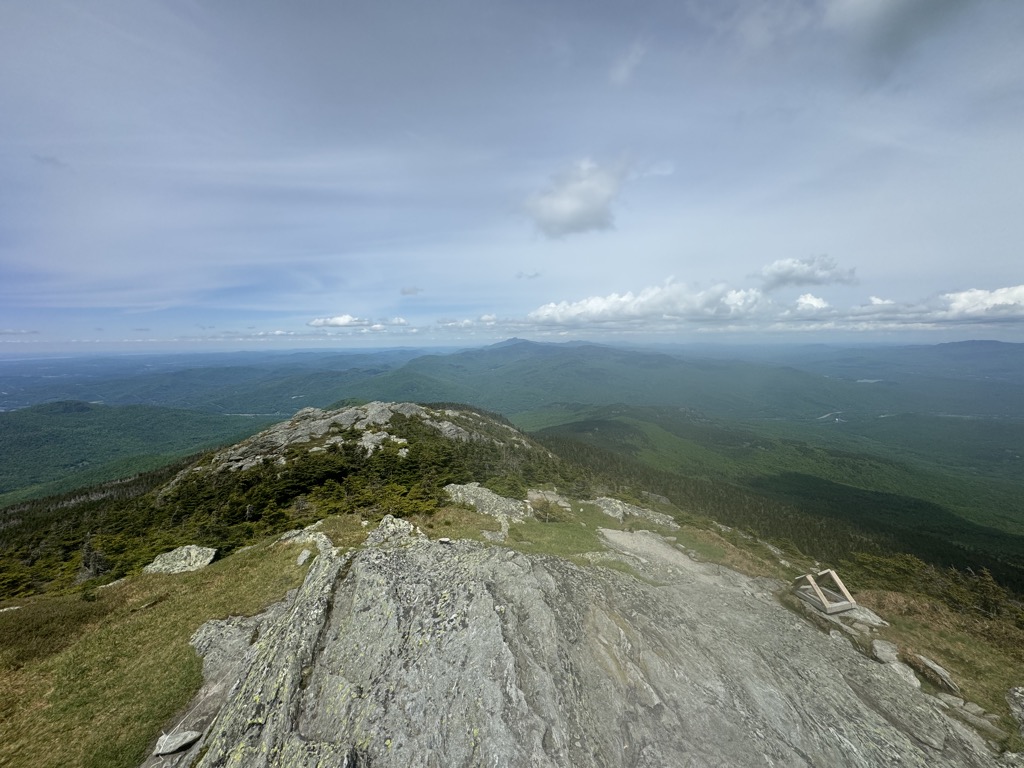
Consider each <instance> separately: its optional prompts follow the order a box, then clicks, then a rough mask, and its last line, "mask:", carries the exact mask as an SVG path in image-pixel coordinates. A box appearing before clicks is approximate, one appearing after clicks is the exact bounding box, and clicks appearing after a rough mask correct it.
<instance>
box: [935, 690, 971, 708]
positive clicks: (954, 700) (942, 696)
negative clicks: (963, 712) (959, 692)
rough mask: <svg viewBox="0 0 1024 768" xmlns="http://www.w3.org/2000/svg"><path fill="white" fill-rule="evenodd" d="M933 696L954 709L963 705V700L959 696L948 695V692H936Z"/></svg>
mask: <svg viewBox="0 0 1024 768" xmlns="http://www.w3.org/2000/svg"><path fill="white" fill-rule="evenodd" d="M935 698H937V699H938V700H939V701H942V702H945V703H946V704H948V705H949V706H951V707H953V708H954V709H960V708H961V707H962V706H963V705H964V700H963V699H961V698H960V697H959V696H950V695H949V694H948V693H937V694H935Z"/></svg>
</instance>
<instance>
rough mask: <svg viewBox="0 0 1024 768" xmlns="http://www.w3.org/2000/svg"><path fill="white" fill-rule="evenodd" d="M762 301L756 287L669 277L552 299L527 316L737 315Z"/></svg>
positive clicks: (578, 320) (577, 321)
mask: <svg viewBox="0 0 1024 768" xmlns="http://www.w3.org/2000/svg"><path fill="white" fill-rule="evenodd" d="M763 303H764V302H763V296H762V294H761V292H760V291H759V290H757V289H756V288H750V289H745V290H737V289H731V288H728V287H727V286H724V285H719V286H714V287H712V288H709V289H707V290H703V291H701V290H691V289H690V288H688V287H687V286H686V285H684V284H682V283H674V282H671V281H670V282H667V283H665V284H664V285H657V286H652V287H649V288H644V289H643V290H642V291H640V292H639V293H633V292H632V291H628V292H626V293H623V294H618V293H612V294H609V295H608V296H591V297H589V298H586V299H581V300H580V301H574V302H567V301H562V302H558V303H554V302H552V303H549V304H545V305H544V306H542V307H539V308H537V309H535V310H534V311H533V312H531V313H530V314H529V315H528V319H529V320H531V321H533V322H537V323H541V324H546V325H582V324H587V323H599V324H600V323H621V322H626V323H632V322H642V321H654V322H665V321H668V322H676V321H679V320H684V319H685V320H706V319H712V318H716V317H718V318H722V317H732V318H737V317H744V316H747V315H751V314H754V313H756V312H757V311H758V310H759V309H760V308H761V307H762V305H763Z"/></svg>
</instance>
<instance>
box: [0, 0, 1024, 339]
mask: <svg viewBox="0 0 1024 768" xmlns="http://www.w3.org/2000/svg"><path fill="white" fill-rule="evenodd" d="M396 8H397V9H398V10H399V11H400V12H395V10H396ZM1022 32H1024V4H1021V3H1013V2H1004V1H1002V0H806V1H805V2H780V3H771V4H768V5H766V4H764V3H757V2H753V0H719V1H716V2H712V0H682V1H681V2H677V1H675V0H673V1H672V2H669V1H668V0H640V2H639V3H638V4H633V5H631V6H629V7H628V8H627V7H625V6H623V7H621V8H614V7H611V6H603V5H600V6H595V5H593V4H591V3H587V4H584V3H582V2H569V3H559V4H555V5H552V4H550V3H542V2H539V1H538V0H526V1H525V2H514V3H513V2H506V1H504V0H503V1H502V2H496V3H489V4H469V5H467V4H465V3H461V2H455V1H454V0H439V2H438V3H434V4H431V6H430V7H429V8H428V7H426V6H421V5H420V4H416V3H411V2H407V3H399V4H398V5H397V6H395V5H391V6H388V7H385V6H384V5H381V4H368V5H365V6H364V7H353V6H351V5H348V4H338V3H331V2H327V0H310V2H308V3H304V4H303V6H302V9H301V11H300V10H299V9H297V8H296V7H294V6H288V5H287V4H282V3H273V2H268V1H265V0H257V1H256V2H253V3H247V4H245V5H244V7H243V6H240V5H236V6H232V5H230V4H227V5H225V4H219V5H218V4H182V3H178V2H171V1H170V0H155V1H154V2H151V3H135V2H131V1H130V0H100V1H99V2H96V3H90V4H85V5H83V4H81V3H74V2H70V0H67V1H62V0H54V2H52V3H46V4H39V3H25V4H15V3H10V4H6V5H4V6H3V7H2V8H0V179H3V180H4V182H3V184H2V185H0V353H2V352H4V351H8V352H9V351H11V350H13V349H18V350H22V349H32V348H44V347H45V348H58V347H59V348H67V349H75V348H81V347H83V346H88V345H100V346H104V345H105V346H109V347H111V348H118V346H119V345H121V346H125V345H127V346H132V345H154V346H160V345H164V346H166V347H173V346H175V345H191V346H202V345H204V344H207V343H209V344H214V345H220V346H221V347H223V346H224V345H228V346H245V345H248V344H265V343H274V344H278V345H281V346H287V345H301V344H306V345H312V344H334V343H338V344H370V343H372V344H374V345H381V344H430V343H434V344H443V343H467V342H469V341H471V340H473V339H476V340H479V341H481V342H486V341H489V340H495V339H498V338H502V337H504V336H507V335H519V336H529V335H531V334H535V335H538V336H571V337H577V338H592V339H603V338H608V339H620V340H621V339H634V340H637V341H652V340H692V339H696V338H708V336H709V335H711V336H712V337H717V338H727V337H730V338H731V337H736V336H738V337H743V338H746V337H749V336H751V335H757V337H758V338H766V337H769V336H770V337H773V338H775V337H777V338H789V339H797V340H815V341H820V340H829V339H844V340H850V339H855V338H858V339H864V340H870V339H878V338H885V339H895V340H899V339H914V340H921V339H929V338H930V339H934V340H936V341H944V340H950V339H957V338H979V337H985V338H999V339H1003V340H1007V341H1024V270H1022V268H1021V264H1022V263H1024V259H1022V255H1021V252H1020V251H1021V243H1024V216H1021V215H1020V208H1021V204H1022V203H1024V153H1022V152H1021V151H1020V147H1021V139H1020V137H1021V136H1024V47H1022V46H1021V45H1020V44H1019V41H1020V38H1021V34H1022Z"/></svg>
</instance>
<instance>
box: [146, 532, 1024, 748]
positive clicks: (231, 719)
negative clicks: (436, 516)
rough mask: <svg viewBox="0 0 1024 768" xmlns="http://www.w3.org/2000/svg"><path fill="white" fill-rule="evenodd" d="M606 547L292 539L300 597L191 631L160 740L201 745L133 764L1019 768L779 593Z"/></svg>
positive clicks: (655, 544) (665, 546) (630, 549)
mask: <svg viewBox="0 0 1024 768" xmlns="http://www.w3.org/2000/svg"><path fill="white" fill-rule="evenodd" d="M602 537H603V541H604V543H605V545H606V547H607V552H606V553H605V554H604V555H603V556H602V560H601V562H602V563H604V564H603V565H591V564H587V563H586V562H585V561H583V560H581V561H580V562H573V561H570V560H567V559H562V558H558V557H553V556H548V555H529V554H524V553H522V552H518V551H515V550H512V549H509V548H506V547H504V546H500V545H496V544H494V543H480V542H475V541H468V540H454V541H449V540H447V539H443V540H440V541H431V540H429V539H427V538H426V537H425V536H423V535H422V534H421V533H420V532H419V531H418V530H417V529H415V528H414V526H412V525H411V524H410V523H408V522H405V521H403V520H398V519H394V518H391V517H387V518H385V519H384V521H383V522H382V523H381V524H380V525H379V527H378V528H377V529H376V530H375V531H374V532H373V533H372V534H371V535H370V536H369V538H368V539H367V542H366V544H365V545H364V546H363V547H361V548H359V549H356V550H351V551H347V552H339V551H338V550H336V549H335V548H334V547H333V546H332V545H331V542H330V540H329V539H328V538H327V537H326V536H324V535H323V534H321V533H318V532H316V531H315V530H310V531H304V532H299V533H297V534H292V535H291V536H290V537H289V538H288V540H289V541H292V542H294V541H296V540H304V541H308V542H309V543H310V545H311V546H314V548H315V549H317V550H318V554H317V555H316V556H315V557H313V558H312V559H311V561H310V565H309V570H308V572H307V576H306V578H305V581H304V583H303V584H302V586H301V587H300V588H299V589H298V590H296V591H295V592H294V593H293V594H291V595H290V596H289V598H288V599H287V600H286V601H285V602H283V603H279V604H277V605H275V606H273V607H272V608H271V609H270V610H268V611H267V612H266V613H265V614H263V615H261V616H256V617H252V618H233V619H227V620H223V621H215V622H210V623H208V624H206V625H205V626H204V627H203V628H202V629H201V630H200V631H199V632H198V633H197V634H196V636H195V637H194V638H193V644H194V645H195V646H196V648H197V650H199V651H200V652H201V653H202V655H203V656H204V659H205V661H204V675H205V678H206V685H205V686H204V688H203V690H202V691H201V692H200V693H199V695H198V697H197V699H196V701H195V702H194V703H193V705H192V706H191V707H190V708H189V709H188V711H187V713H186V714H185V717H184V719H181V720H180V721H178V722H176V723H175V725H174V727H173V728H172V729H169V730H170V731H171V732H170V733H168V734H167V735H168V736H170V735H173V732H174V731H182V732H189V731H191V732H193V734H200V733H201V734H202V735H201V737H200V738H199V739H198V740H197V741H195V742H194V743H192V744H191V746H188V747H183V749H182V751H179V752H177V753H175V754H169V755H168V754H164V755H161V756H158V757H153V758H151V759H150V761H149V762H148V763H147V766H156V765H162V766H201V767H203V768H213V767H214V766H217V767H220V768H228V767H231V768H235V767H237V768H242V767H243V766H244V767H245V768H257V767H259V766H289V767H293V768H314V766H323V767H326V766H374V767H376V766H381V767H383V766H395V767H396V768H397V767H398V766H401V767H403V768H405V767H407V766H423V767H427V766H438V767H440V766H445V767H447V766H538V767H539V766H630V767H633V766H652V767H654V766H657V767H658V768H663V767H664V766H723V767H725V766H728V767H729V768H740V767H742V766H863V767H864V768H869V767H870V768H875V767H876V766H895V765H899V766H922V767H923V766H930V767H932V768H934V767H936V766H950V767H952V766H991V765H994V764H1010V765H1012V764H1015V763H1013V762H1012V761H1013V760H1014V759H1016V758H1014V757H1012V756H1003V757H1000V758H997V757H995V756H994V753H993V752H992V751H990V748H989V746H988V745H987V744H986V743H985V741H984V740H983V738H982V737H981V736H979V735H978V733H977V732H976V731H974V730H972V729H970V728H969V727H967V726H966V725H964V724H963V723H961V722H959V721H957V720H955V719H952V718H951V717H949V716H947V715H946V714H944V711H943V707H942V706H940V703H939V702H938V700H937V699H936V698H934V697H932V696H929V695H927V694H925V693H923V692H922V691H921V690H919V689H918V688H917V687H916V686H915V685H913V684H912V683H911V682H909V681H908V680H907V679H905V678H904V677H902V676H900V675H896V674H893V673H892V671H891V669H890V668H889V667H890V665H888V664H886V663H883V662H881V661H877V660H874V659H872V658H869V657H868V656H866V655H864V654H862V653H860V652H858V651H857V650H855V648H854V647H853V645H851V643H850V642H849V641H847V640H846V639H845V638H844V637H842V636H841V633H833V635H831V636H830V635H829V634H826V633H824V632H821V631H820V630H818V629H816V628H814V627H813V626H812V625H811V624H809V623H808V622H806V621H805V620H804V619H802V618H801V617H800V616H798V615H797V614H795V613H792V612H790V611H789V610H787V609H786V608H784V607H783V606H782V605H781V604H780V603H779V602H778V601H777V600H776V598H775V596H774V594H775V593H776V592H777V591H778V590H779V589H780V588H782V586H783V585H782V584H781V583H780V582H775V581H772V580H768V579H760V578H750V577H747V576H743V575H741V574H739V573H736V572H734V571H731V570H729V569H727V568H724V567H719V566H715V565H710V564H706V563H700V562H696V561H695V560H693V559H691V558H690V557H689V556H688V555H687V554H686V553H685V552H684V551H682V549H681V548H680V547H679V546H678V545H677V544H675V543H674V542H673V541H672V540H671V539H669V538H665V537H663V536H660V535H658V534H655V533H653V532H650V531H644V530H636V531H621V530H603V531H602ZM608 565H612V566H613V567H607V566H608ZM193 734H189V737H190V738H191V737H192V735H193ZM183 741H184V742H187V740H183Z"/></svg>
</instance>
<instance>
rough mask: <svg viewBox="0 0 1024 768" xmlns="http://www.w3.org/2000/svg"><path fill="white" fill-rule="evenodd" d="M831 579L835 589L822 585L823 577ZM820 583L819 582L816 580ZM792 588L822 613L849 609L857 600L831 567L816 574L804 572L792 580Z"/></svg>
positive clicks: (840, 611) (853, 606)
mask: <svg viewBox="0 0 1024 768" xmlns="http://www.w3.org/2000/svg"><path fill="white" fill-rule="evenodd" d="M825 578H828V579H831V580H832V584H833V585H834V587H835V589H830V588H829V587H826V586H824V579H825ZM819 580H821V581H822V583H821V584H819V583H818V581H819ZM793 590H794V591H795V592H796V594H797V597H800V598H801V599H803V600H805V601H807V602H808V603H810V604H811V605H813V606H814V607H815V608H817V609H818V610H819V611H821V612H822V613H827V614H833V613H842V612H843V611H849V610H851V609H852V608H856V607H857V601H856V600H854V599H853V596H852V595H851V594H850V593H849V591H848V590H847V589H846V585H845V584H843V582H842V579H840V578H839V574H837V573H836V572H835V571H833V570H832V569H831V568H827V569H825V570H824V571H819V572H818V573H817V574H811V573H805V574H804V575H803V576H800V577H798V578H797V579H796V581H794V582H793Z"/></svg>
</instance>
